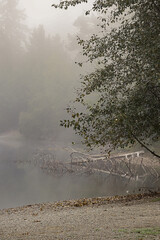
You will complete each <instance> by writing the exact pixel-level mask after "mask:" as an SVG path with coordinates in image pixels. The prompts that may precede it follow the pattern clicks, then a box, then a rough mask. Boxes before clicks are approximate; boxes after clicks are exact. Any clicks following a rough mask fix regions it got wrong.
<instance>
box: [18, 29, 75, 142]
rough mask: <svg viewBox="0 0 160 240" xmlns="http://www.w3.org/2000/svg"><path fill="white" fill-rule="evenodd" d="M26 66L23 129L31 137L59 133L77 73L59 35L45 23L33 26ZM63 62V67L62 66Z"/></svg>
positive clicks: (24, 67) (21, 129) (21, 114)
mask: <svg viewBox="0 0 160 240" xmlns="http://www.w3.org/2000/svg"><path fill="white" fill-rule="evenodd" d="M26 50H27V51H26V56H25V61H24V66H23V74H24V77H23V79H24V82H25V84H26V91H27V94H26V96H25V100H26V107H25V108H24V109H23V111H21V113H20V115H19V129H20V132H21V133H22V134H23V135H24V136H25V137H27V138H32V139H44V138H48V137H57V135H58V134H59V133H60V131H61V128H60V126H59V119H61V118H64V117H65V115H64V111H63V109H64V108H65V102H66V100H67V101H69V96H71V85H72V84H71V83H73V80H74V77H75V71H74V68H73V67H72V64H71V60H70V58H69V55H68V53H67V52H66V51H65V50H64V48H63V44H62V41H61V39H60V37H59V36H47V35H46V33H45V30H44V28H43V26H41V25H40V26H39V27H37V28H35V29H34V30H33V33H32V35H31V39H30V43H29V44H28V47H27V49H26ZM62 66H63V67H62Z"/></svg>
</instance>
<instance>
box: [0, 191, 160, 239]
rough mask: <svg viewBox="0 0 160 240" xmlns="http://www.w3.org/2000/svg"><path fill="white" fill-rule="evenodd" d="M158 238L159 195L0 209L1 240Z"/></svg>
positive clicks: (159, 237) (159, 228)
mask: <svg viewBox="0 0 160 240" xmlns="http://www.w3.org/2000/svg"><path fill="white" fill-rule="evenodd" d="M53 239H59V240H61V239H63V240H70V239H86V240H94V239H95V240H101V239H102V240H103V239H104V240H107V239H108V240H116V239H123V240H124V239H127V240H129V239H136V240H142V239H147V240H151V239H154V240H159V239H160V194H157V195H154V196H153V195H147V194H146V195H131V196H127V197H112V198H93V199H79V200H72V201H63V202H57V203H52V204H51V203H45V204H35V205H28V206H24V207H19V208H12V209H4V210H0V240H53Z"/></svg>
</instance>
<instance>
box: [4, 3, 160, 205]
mask: <svg viewBox="0 0 160 240" xmlns="http://www.w3.org/2000/svg"><path fill="white" fill-rule="evenodd" d="M20 2H21V1H18V0H1V1H0V152H1V155H0V158H1V159H0V192H1V197H0V208H5V207H14V206H19V205H22V204H29V203H35V202H41V201H55V200H65V199H70V198H78V197H94V196H99V195H100V196H103V195H107V196H109V195H116V194H124V195H126V194H128V193H137V192H145V191H146V192H154V191H157V190H159V187H160V161H159V159H160V155H159V153H160V151H159V150H160V148H159V129H160V128H159V115H158V114H159V82H158V81H159V80H157V79H158V77H159V72H158V71H159V68H158V64H159V63H157V60H155V59H154V60H155V62H156V64H157V65H156V64H155V65H156V67H157V69H158V70H157V72H156V70H155V69H156V68H155V69H154V66H155V65H154V64H153V65H154V66H153V69H152V72H149V70H148V65H149V62H151V61H152V60H153V59H152V58H151V57H149V60H147V61H146V62H145V64H146V65H145V66H146V69H147V70H146V71H148V72H147V74H148V75H149V76H150V75H152V76H153V75H154V77H155V79H156V80H155V82H156V81H157V82H156V83H155V82H154V81H153V82H152V81H150V82H152V84H151V86H150V89H155V93H154V94H153V95H154V97H153V96H152V95H151V93H150V92H151V91H150V92H149V93H148V92H147V90H146V89H147V87H146V86H148V85H145V84H144V82H143V81H142V82H143V83H142V85H141V86H142V87H141V88H138V87H139V86H140V84H141V80H139V79H140V74H141V75H143V76H145V74H146V73H145V72H141V71H140V70H139V71H138V70H136V72H137V79H138V80H135V79H134V77H133V78H132V76H130V75H131V72H132V71H130V72H129V71H128V72H127V70H128V69H129V64H130V63H131V64H132V65H131V67H132V68H133V69H134V67H135V68H136V67H137V65H136V61H139V64H140V66H139V68H140V67H141V66H143V61H142V60H143V59H139V60H137V59H136V61H135V60H134V58H132V57H133V55H132V54H131V55H132V57H131V58H129V57H128V59H127V60H126V59H125V56H126V52H125V51H123V50H124V49H123V46H121V44H122V43H123V35H122V36H121V35H120V37H122V41H120V40H119V42H116V41H117V39H118V37H117V35H116V31H115V29H116V28H117V29H118V28H119V26H120V22H116V23H115V22H114V23H112V24H111V26H109V30H106V28H105V27H104V25H103V24H106V20H105V17H104V14H105V13H104V12H102V17H101V16H100V14H101V12H100V11H101V10H99V9H98V10H97V9H96V5H95V6H94V7H95V9H94V11H93V12H92V13H90V14H87V15H86V14H79V13H78V10H77V8H76V11H77V13H78V14H77V16H76V17H75V16H74V20H73V23H72V27H73V29H74V30H73V29H72V31H69V29H68V32H67V34H66V33H64V35H63V34H60V33H58V32H57V33H56V32H54V29H53V31H51V27H50V30H48V29H47V28H46V26H45V25H43V23H41V22H40V23H39V24H37V25H36V26H34V24H33V25H32V26H31V24H27V18H28V16H27V12H26V11H25V6H23V3H21V5H20ZM69 2H70V1H69ZM80 2H83V1H80ZM84 2H85V1H84ZM46 4H48V3H46ZM51 5H52V3H50V6H49V7H50V8H51V9H52V11H53V14H54V12H55V11H56V12H57V11H63V10H62V8H65V6H63V2H62V6H58V5H57V6H56V8H60V9H55V6H51ZM53 5H54V4H53ZM22 6H23V7H22ZM89 7H90V5H89ZM103 7H104V6H102V9H103ZM111 7H112V6H111ZM23 8H24V9H23ZM66 8H69V5H68V6H67V7H66ZM111 9H112V8H111ZM67 11H68V10H67ZM109 12H110V13H112V10H109ZM118 14H120V13H119V12H118V13H117V16H118ZM118 17H119V16H118ZM58 21H59V20H57V23H56V24H57V26H58ZM65 21H66V20H65ZM119 21H121V20H119ZM121 22H122V21H121ZM49 24H50V26H51V25H52V22H50V23H49ZM106 25H107V24H106ZM62 28H63V27H62ZM157 29H159V26H158V27H157ZM65 31H66V29H65V30H64V32H65ZM104 31H106V32H107V34H106V36H108V35H109V33H110V34H113V35H111V36H112V37H113V40H114V39H115V42H116V43H117V45H116V44H115V46H113V47H112V45H111V39H110V38H108V39H107V40H106V39H105V38H104V39H105V40H104V39H103V37H104ZM112 31H113V32H112ZM126 34H128V32H126ZM102 39H103V43H102V41H101V40H102ZM131 40H132V41H133V39H131ZM105 41H108V48H107V47H106V46H104V45H105V43H106V42H105ZM153 41H154V39H153ZM156 41H158V40H156ZM137 44H138V43H137ZM122 45H123V44H122ZM97 46H99V47H97ZM127 46H128V45H127ZM146 46H147V43H146ZM132 47H133V46H132ZM143 47H144V46H143ZM119 48H121V49H119ZM128 49H130V47H128ZM143 50H144V48H143ZM104 51H106V52H105V53H104ZM110 51H112V53H115V55H114V54H113V55H112V54H111V53H110ZM116 51H117V52H116ZM118 51H119V52H120V54H119V55H118ZM152 51H154V50H153V49H152ZM155 51H158V50H155ZM135 52H136V50H135ZM105 54H106V55H105ZM107 54H108V55H107ZM116 54H117V55H116ZM123 54H124V55H123ZM138 54H139V52H138ZM122 55H123V56H122ZM128 55H129V54H128ZM155 55H156V54H155ZM108 56H109V57H108ZM156 57H157V59H158V53H157V55H156ZM108 58H109V60H106V59H108ZM113 59H114V60H115V61H117V62H118V61H119V63H118V65H117V66H114V67H115V69H116V70H115V72H116V74H117V75H114V73H113V66H111V65H112V63H113V62H114V60H113ZM117 59H118V60H117ZM120 60H121V61H120ZM84 63H85V64H84ZM107 64H108V65H107ZM123 64H126V65H125V66H126V68H125V71H126V72H125V73H124V75H123V73H122V72H123V71H122V70H121V69H123ZM105 65H106V69H105V67H104V66H105ZM113 65H114V64H113ZM103 67H104V68H103ZM107 67H108V68H107ZM149 67H150V66H149ZM104 69H105V71H106V72H105V71H103V70H104ZM126 69H127V70H126ZM101 70H102V71H101ZM118 71H119V72H118ZM118 73H119V75H118ZM107 74H108V75H107ZM109 74H110V75H109ZM113 75H114V77H113ZM111 76H112V77H111ZM128 77H131V78H130V79H131V80H130V82H129V83H128V82H127V81H128V80H126V79H128ZM107 78H108V83H107V84H108V85H107V84H106V83H104V82H105V80H104V79H107ZM144 78H145V77H144ZM117 79H120V80H117ZM122 79H123V80H124V82H123V81H122ZM132 80H133V81H132ZM149 80H150V79H149ZM118 81H119V82H118ZM120 81H121V82H120ZM131 81H132V82H131ZM136 81H137V82H136ZM122 82H123V83H122ZM105 84H106V85H105ZM154 84H155V85H154ZM134 86H136V87H137V86H138V87H137V88H136V87H135V88H134ZM133 89H134V90H135V91H132V90H133ZM106 92H107V93H108V92H110V93H111V95H112V98H110V96H109V95H107V93H106ZM117 92H118V93H117ZM140 93H142V94H140ZM125 94H126V95H125ZM143 94H145V97H146V98H145V99H146V100H145V103H146V105H145V106H143V104H142V102H143V99H144V95H143ZM113 96H114V97H113ZM126 99H127V101H126ZM153 99H154V100H153ZM157 99H158V100H157ZM107 101H108V102H107ZM106 102H107V103H106ZM151 102H152V106H150V105H151V104H150V103H151ZM147 104H148V105H147ZM148 106H149V107H148ZM144 108H145V110H144ZM125 111H126V112H127V113H126V112H125ZM151 112H152V116H151V114H150V113H151ZM123 114H124V115H125V114H126V115H125V117H124V115H123ZM127 114H128V115H127ZM107 116H108V117H107ZM126 116H127V117H126ZM156 116H157V117H156ZM126 119H127V120H126ZM128 119H129V120H128ZM136 124H137V125H136ZM128 125H130V126H132V128H131V130H130V128H129V127H128ZM135 125H136V127H135ZM134 127H135V128H134ZM128 129H129V131H128ZM142 130H144V131H142ZM127 131H128V132H129V133H128V132H127ZM35 189H36V190H35ZM14 192H16V193H17V194H16V196H15V194H14Z"/></svg>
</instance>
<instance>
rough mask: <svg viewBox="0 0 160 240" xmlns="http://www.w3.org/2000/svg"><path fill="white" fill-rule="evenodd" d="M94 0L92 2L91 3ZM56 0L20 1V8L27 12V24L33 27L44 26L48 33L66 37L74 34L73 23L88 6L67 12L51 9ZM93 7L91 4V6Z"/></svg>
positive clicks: (83, 5) (82, 5)
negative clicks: (68, 34) (71, 33)
mask: <svg viewBox="0 0 160 240" xmlns="http://www.w3.org/2000/svg"><path fill="white" fill-rule="evenodd" d="M92 1H93V0H90V3H91V2H92ZM55 2H57V1H55V0H19V3H20V8H21V9H24V10H25V13H26V15H27V24H28V25H29V26H31V27H35V26H38V25H39V24H43V25H44V26H45V29H46V30H47V32H51V33H53V34H56V33H58V34H60V35H61V36H62V35H66V34H67V33H69V32H73V31H74V28H73V27H72V24H73V22H74V21H75V20H76V18H77V17H78V16H79V15H82V14H84V13H85V10H87V9H88V7H87V4H81V5H79V6H77V7H71V8H70V9H68V10H67V11H65V10H60V9H55V8H54V7H51V5H52V3H55ZM90 6H91V4H90Z"/></svg>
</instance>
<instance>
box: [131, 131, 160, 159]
mask: <svg viewBox="0 0 160 240" xmlns="http://www.w3.org/2000/svg"><path fill="white" fill-rule="evenodd" d="M131 134H132V136H133V137H134V138H135V139H136V141H137V142H138V143H139V144H140V145H141V146H142V147H144V148H145V149H146V150H147V151H149V152H150V153H151V154H152V155H154V156H155V157H157V158H160V155H158V154H157V153H155V152H154V151H152V150H151V149H150V148H148V147H147V146H146V145H145V144H144V143H143V142H141V141H140V140H139V139H138V138H137V137H136V136H135V135H134V134H133V133H131Z"/></svg>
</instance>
